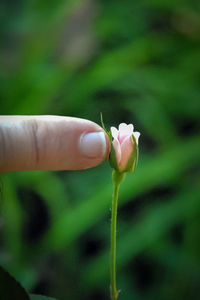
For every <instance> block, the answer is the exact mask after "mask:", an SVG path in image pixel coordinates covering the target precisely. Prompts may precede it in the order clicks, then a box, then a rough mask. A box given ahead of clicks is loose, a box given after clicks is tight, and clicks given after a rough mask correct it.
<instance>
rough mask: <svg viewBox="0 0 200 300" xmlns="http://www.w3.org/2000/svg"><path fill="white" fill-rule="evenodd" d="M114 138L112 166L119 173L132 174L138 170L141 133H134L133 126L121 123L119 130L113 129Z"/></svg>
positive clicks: (111, 157)
mask: <svg viewBox="0 0 200 300" xmlns="http://www.w3.org/2000/svg"><path fill="white" fill-rule="evenodd" d="M111 133H112V137H113V141H112V145H111V153H110V158H109V159H110V164H111V166H112V167H113V168H114V169H116V170H117V171H118V172H131V171H133V170H134V169H135V168H136V165H137V159H138V139H139V136H140V133H139V132H134V131H133V125H132V124H129V125H127V124H125V123H121V124H120V125H119V130H117V128H115V127H111Z"/></svg>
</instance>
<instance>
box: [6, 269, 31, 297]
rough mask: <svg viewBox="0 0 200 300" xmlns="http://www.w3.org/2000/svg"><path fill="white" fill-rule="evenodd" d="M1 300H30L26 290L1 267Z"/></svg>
mask: <svg viewBox="0 0 200 300" xmlns="http://www.w3.org/2000/svg"><path fill="white" fill-rule="evenodd" d="M0 283H1V284H0V299H1V300H11V299H13V300H14V299H20V300H30V298H29V296H28V294H27V293H26V291H25V289H24V288H23V287H22V286H21V285H20V283H19V282H17V281H16V280H15V278H14V277H12V276H11V275H10V274H9V273H8V272H7V271H5V270H4V269H3V268H2V267H1V266H0Z"/></svg>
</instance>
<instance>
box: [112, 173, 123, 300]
mask: <svg viewBox="0 0 200 300" xmlns="http://www.w3.org/2000/svg"><path fill="white" fill-rule="evenodd" d="M124 175H125V174H124V173H119V172H117V171H113V174H112V176H113V185H114V192H113V199H112V217H111V247H110V256H111V257H110V294H111V300H117V297H118V294H119V292H120V291H117V289H116V229H117V202H118V193H119V186H120V183H121V182H122V180H123V178H124Z"/></svg>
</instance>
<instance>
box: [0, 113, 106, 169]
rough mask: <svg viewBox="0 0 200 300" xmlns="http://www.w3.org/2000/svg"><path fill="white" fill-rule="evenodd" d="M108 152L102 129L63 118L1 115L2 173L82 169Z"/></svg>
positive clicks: (99, 160)
mask: <svg viewBox="0 0 200 300" xmlns="http://www.w3.org/2000/svg"><path fill="white" fill-rule="evenodd" d="M108 153H109V140H108V137H107V135H106V134H105V132H104V131H103V129H102V128H101V127H100V126H99V125H97V124H96V123H93V122H91V121H89V120H85V119H79V118H72V117H61V116H0V171H1V172H9V171H28V170H80V169H87V168H91V167H94V166H97V165H98V164H100V163H101V162H102V161H103V160H104V159H105V158H106V157H107V156H108Z"/></svg>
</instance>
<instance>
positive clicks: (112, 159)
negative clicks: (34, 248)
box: [109, 143, 119, 172]
mask: <svg viewBox="0 0 200 300" xmlns="http://www.w3.org/2000/svg"><path fill="white" fill-rule="evenodd" d="M109 163H110V166H111V168H113V169H115V170H116V171H118V172H119V168H118V165H117V159H116V154H115V149H114V147H113V144H112V143H111V144H110V154H109Z"/></svg>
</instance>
